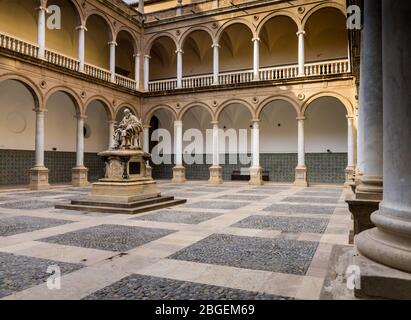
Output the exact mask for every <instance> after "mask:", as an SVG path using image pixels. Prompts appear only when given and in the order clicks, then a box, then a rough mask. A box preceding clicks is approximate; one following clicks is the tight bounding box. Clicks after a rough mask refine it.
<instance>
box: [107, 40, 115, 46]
mask: <svg viewBox="0 0 411 320" xmlns="http://www.w3.org/2000/svg"><path fill="white" fill-rule="evenodd" d="M108 45H109V46H111V45H115V46H117V42H115V41H109V42H108Z"/></svg>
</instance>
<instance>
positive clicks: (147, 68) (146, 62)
mask: <svg viewBox="0 0 411 320" xmlns="http://www.w3.org/2000/svg"><path fill="white" fill-rule="evenodd" d="M150 59H151V57H150V56H149V55H147V54H146V55H145V56H144V91H148V89H149V88H148V83H149V81H150Z"/></svg>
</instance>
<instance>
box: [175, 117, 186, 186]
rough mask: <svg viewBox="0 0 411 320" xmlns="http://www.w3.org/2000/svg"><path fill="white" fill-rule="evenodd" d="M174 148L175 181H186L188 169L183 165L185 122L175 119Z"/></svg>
mask: <svg viewBox="0 0 411 320" xmlns="http://www.w3.org/2000/svg"><path fill="white" fill-rule="evenodd" d="M174 149H175V154H174V157H175V164H176V165H175V167H174V168H173V182H176V183H183V182H186V170H185V168H184V166H183V122H182V121H174Z"/></svg>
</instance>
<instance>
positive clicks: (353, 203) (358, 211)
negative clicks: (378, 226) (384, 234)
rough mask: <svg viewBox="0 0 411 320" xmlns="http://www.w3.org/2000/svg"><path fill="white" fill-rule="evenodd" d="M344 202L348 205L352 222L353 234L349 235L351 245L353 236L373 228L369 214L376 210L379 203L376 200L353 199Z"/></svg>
mask: <svg viewBox="0 0 411 320" xmlns="http://www.w3.org/2000/svg"><path fill="white" fill-rule="evenodd" d="M345 202H347V203H348V208H349V210H350V212H351V214H352V219H353V221H354V230H353V234H352V235H350V243H353V241H352V240H353V238H352V237H353V236H356V235H357V234H359V233H360V232H363V231H365V230H368V229H372V228H374V227H375V225H374V223H372V221H371V214H372V213H373V212H375V211H377V210H378V207H379V204H380V202H379V201H376V200H363V199H355V198H352V199H349V198H347V199H346V200H345Z"/></svg>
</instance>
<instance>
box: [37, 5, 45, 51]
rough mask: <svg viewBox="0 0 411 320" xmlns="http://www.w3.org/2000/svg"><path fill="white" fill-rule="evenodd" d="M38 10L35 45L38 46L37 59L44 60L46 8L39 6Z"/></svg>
mask: <svg viewBox="0 0 411 320" xmlns="http://www.w3.org/2000/svg"><path fill="white" fill-rule="evenodd" d="M37 10H38V20H37V45H38V46H39V51H38V58H39V59H44V58H45V51H46V12H47V8H46V7H45V6H42V5H41V6H40V7H38V8H37Z"/></svg>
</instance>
